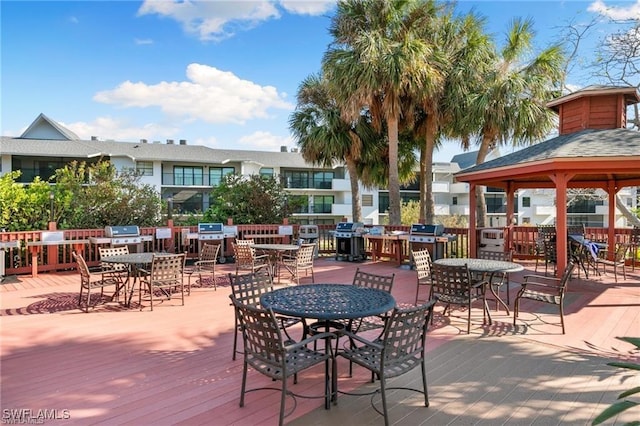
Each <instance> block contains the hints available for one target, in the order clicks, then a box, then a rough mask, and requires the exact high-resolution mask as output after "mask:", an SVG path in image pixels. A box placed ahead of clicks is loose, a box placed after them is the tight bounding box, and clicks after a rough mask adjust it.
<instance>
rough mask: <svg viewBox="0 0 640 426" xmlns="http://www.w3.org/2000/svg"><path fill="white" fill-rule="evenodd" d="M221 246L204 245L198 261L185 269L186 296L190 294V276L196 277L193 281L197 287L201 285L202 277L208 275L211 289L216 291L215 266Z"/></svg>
mask: <svg viewBox="0 0 640 426" xmlns="http://www.w3.org/2000/svg"><path fill="white" fill-rule="evenodd" d="M220 246H221V244H204V245H203V246H202V249H201V250H200V255H199V257H198V260H196V261H195V262H194V263H193V265H192V266H188V267H185V271H184V273H185V275H186V276H187V295H190V294H191V276H193V275H194V274H197V275H198V279H197V280H196V281H195V282H196V283H198V284H199V285H202V276H203V275H210V277H211V283H212V284H213V289H214V290H217V289H218V287H217V286H216V264H217V263H218V255H219V253H220Z"/></svg>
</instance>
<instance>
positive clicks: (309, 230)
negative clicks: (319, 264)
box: [298, 225, 320, 258]
mask: <svg viewBox="0 0 640 426" xmlns="http://www.w3.org/2000/svg"><path fill="white" fill-rule="evenodd" d="M319 237H320V233H319V232H318V226H317V225H300V228H299V229H298V239H299V240H300V243H302V244H315V245H316V248H315V249H314V251H313V257H314V258H318V238H319Z"/></svg>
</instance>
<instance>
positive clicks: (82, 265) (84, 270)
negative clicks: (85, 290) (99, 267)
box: [73, 253, 91, 284]
mask: <svg viewBox="0 0 640 426" xmlns="http://www.w3.org/2000/svg"><path fill="white" fill-rule="evenodd" d="M73 258H74V259H75V260H76V262H77V263H78V272H80V281H81V282H82V284H85V283H86V284H88V283H89V281H90V278H91V272H89V267H88V266H87V262H86V261H85V260H84V257H83V256H82V255H81V254H80V253H73Z"/></svg>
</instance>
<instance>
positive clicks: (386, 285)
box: [353, 268, 396, 293]
mask: <svg viewBox="0 0 640 426" xmlns="http://www.w3.org/2000/svg"><path fill="white" fill-rule="evenodd" d="M395 275H396V274H391V275H377V274H372V273H369V272H364V271H361V270H360V268H358V269H356V273H355V275H354V276H353V285H355V286H357V287H368V288H376V289H378V290H384V291H386V292H387V293H391V288H392V287H393V280H394V279H395Z"/></svg>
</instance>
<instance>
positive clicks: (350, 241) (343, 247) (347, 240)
mask: <svg viewBox="0 0 640 426" xmlns="http://www.w3.org/2000/svg"><path fill="white" fill-rule="evenodd" d="M364 233H365V229H364V225H363V224H362V223H360V222H340V223H338V225H337V226H336V230H335V234H334V235H335V237H336V260H342V259H347V260H349V262H353V261H354V260H364V259H366V258H367V253H366V251H365V248H364V237H363V234H364Z"/></svg>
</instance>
